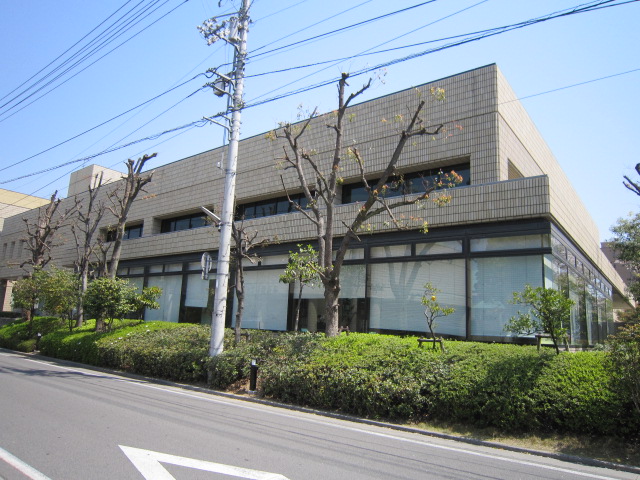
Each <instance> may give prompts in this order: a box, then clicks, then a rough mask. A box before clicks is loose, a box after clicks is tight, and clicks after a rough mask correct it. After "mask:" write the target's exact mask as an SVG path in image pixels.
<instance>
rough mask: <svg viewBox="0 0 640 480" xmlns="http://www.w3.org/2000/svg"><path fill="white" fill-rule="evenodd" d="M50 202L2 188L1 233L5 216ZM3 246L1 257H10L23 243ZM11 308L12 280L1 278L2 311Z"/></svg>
mask: <svg viewBox="0 0 640 480" xmlns="http://www.w3.org/2000/svg"><path fill="white" fill-rule="evenodd" d="M48 202H49V200H47V199H46V198H40V197H34V196H33V195H25V194H23V193H17V192H12V191H10V190H5V189H2V188H0V235H1V232H2V229H3V227H4V219H5V218H7V217H14V216H19V215H20V214H22V213H23V212H27V211H29V210H33V209H34V208H38V207H40V206H42V205H46V204H47V203H48ZM23 225H24V223H23ZM14 242H15V240H14ZM1 248H2V250H1V251H0V255H1V257H0V258H5V257H7V258H8V257H10V256H13V254H14V252H15V251H16V248H21V243H20V240H18V243H11V242H9V243H4V244H2V245H1ZM9 310H11V282H10V281H9V282H7V280H2V279H0V312H4V311H9Z"/></svg>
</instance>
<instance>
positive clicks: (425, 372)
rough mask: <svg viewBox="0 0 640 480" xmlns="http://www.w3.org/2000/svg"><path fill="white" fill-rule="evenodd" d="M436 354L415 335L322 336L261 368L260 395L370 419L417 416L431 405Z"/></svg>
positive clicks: (438, 368)
mask: <svg viewBox="0 0 640 480" xmlns="http://www.w3.org/2000/svg"><path fill="white" fill-rule="evenodd" d="M445 371H446V367H445V365H444V363H443V361H442V359H441V357H440V356H437V355H434V354H433V353H432V352H431V351H428V350H424V349H417V348H416V346H415V339H414V338H411V339H403V338H399V337H387V336H382V335H366V334H351V335H348V336H347V335H342V336H338V337H330V338H326V339H324V340H323V341H321V342H320V343H318V345H317V346H316V348H313V349H311V350H310V351H309V352H306V353H305V354H304V355H299V356H294V357H293V358H291V357H289V356H287V357H283V356H276V357H274V358H272V359H270V361H269V363H268V365H266V366H265V368H263V369H262V370H261V376H262V378H263V389H264V392H265V394H267V395H270V396H274V397H276V398H278V399H280V400H283V401H287V402H291V403H296V404H302V405H308V406H310V407H314V408H323V409H329V410H340V411H343V412H346V413H354V414H357V415H364V416H369V417H374V418H382V417H386V418H417V417H418V416H421V415H427V414H428V413H429V412H430V410H431V408H430V406H431V404H432V403H433V399H432V397H431V395H430V388H429V386H430V385H432V384H433V383H434V382H436V379H438V378H440V377H441V376H443V374H444V372H445Z"/></svg>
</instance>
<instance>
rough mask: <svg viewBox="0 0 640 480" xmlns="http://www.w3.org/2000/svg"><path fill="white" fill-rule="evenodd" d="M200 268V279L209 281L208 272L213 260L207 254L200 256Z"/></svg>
mask: <svg viewBox="0 0 640 480" xmlns="http://www.w3.org/2000/svg"><path fill="white" fill-rule="evenodd" d="M200 266H201V267H202V279H203V280H209V272H210V271H211V267H212V266H213V259H212V258H211V255H209V254H208V253H207V252H205V253H203V254H202V259H201V260H200Z"/></svg>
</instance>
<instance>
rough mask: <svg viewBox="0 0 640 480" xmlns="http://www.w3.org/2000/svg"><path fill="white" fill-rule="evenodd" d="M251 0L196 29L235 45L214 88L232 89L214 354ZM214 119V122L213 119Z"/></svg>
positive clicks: (225, 278)
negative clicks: (229, 65) (230, 68)
mask: <svg viewBox="0 0 640 480" xmlns="http://www.w3.org/2000/svg"><path fill="white" fill-rule="evenodd" d="M249 6H250V0H242V6H241V7H240V11H239V12H238V16H237V17H231V18H229V20H225V21H224V22H221V23H220V24H216V20H215V19H211V20H210V21H208V22H205V24H204V27H199V30H200V31H201V32H202V33H203V34H204V36H205V38H207V40H208V43H209V44H212V43H214V42H215V41H217V40H224V41H226V42H227V43H228V44H230V45H231V46H233V47H234V56H233V71H232V72H231V74H229V76H228V77H227V76H225V75H220V74H218V76H219V80H222V82H220V81H218V82H214V85H213V87H214V92H216V94H217V93H218V92H219V91H220V90H219V87H217V85H220V84H221V83H222V84H224V85H226V84H230V85H231V87H232V89H233V94H232V96H231V106H230V110H231V119H230V126H229V132H230V135H229V147H228V153H227V162H226V168H225V181H224V200H223V202H222V213H221V214H220V219H221V221H220V248H219V249H218V263H217V272H216V289H215V297H214V311H213V314H212V317H211V342H210V344H209V355H211V356H216V355H219V354H220V353H222V351H223V349H224V324H225V317H226V312H227V293H228V286H229V258H230V250H231V230H232V226H233V214H234V203H235V191H236V170H237V163H238V141H239V140H240V114H241V112H242V108H243V106H244V102H243V100H242V92H243V89H244V67H245V61H246V56H247V33H248V31H249ZM216 123H217V122H216Z"/></svg>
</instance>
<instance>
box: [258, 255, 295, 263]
mask: <svg viewBox="0 0 640 480" xmlns="http://www.w3.org/2000/svg"><path fill="white" fill-rule="evenodd" d="M288 262H289V255H269V256H264V257H262V258H261V260H260V263H262V265H286V264H287V263H288Z"/></svg>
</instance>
